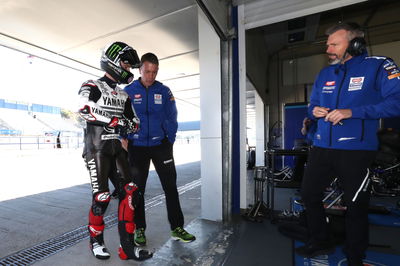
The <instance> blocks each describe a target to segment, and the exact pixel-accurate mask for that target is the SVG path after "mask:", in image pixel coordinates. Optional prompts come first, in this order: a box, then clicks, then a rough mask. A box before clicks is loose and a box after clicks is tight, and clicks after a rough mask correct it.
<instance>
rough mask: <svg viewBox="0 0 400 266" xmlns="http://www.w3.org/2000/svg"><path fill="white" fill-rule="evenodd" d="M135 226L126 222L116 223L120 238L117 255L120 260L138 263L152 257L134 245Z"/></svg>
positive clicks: (149, 253) (151, 254) (146, 251)
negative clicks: (130, 260)
mask: <svg viewBox="0 0 400 266" xmlns="http://www.w3.org/2000/svg"><path fill="white" fill-rule="evenodd" d="M134 228H135V225H134V224H133V223H129V222H126V221H120V222H118V232H119V237H120V243H121V244H120V247H119V249H118V255H119V257H120V259H121V260H128V259H134V260H138V261H142V260H147V259H150V258H151V257H153V253H152V252H149V251H148V250H144V249H141V248H140V247H138V246H136V244H135V240H134V238H135V234H134V232H133V231H134Z"/></svg>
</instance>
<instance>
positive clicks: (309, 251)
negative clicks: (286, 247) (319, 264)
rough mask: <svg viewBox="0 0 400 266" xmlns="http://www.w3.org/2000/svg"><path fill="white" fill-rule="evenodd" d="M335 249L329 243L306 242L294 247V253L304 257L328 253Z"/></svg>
mask: <svg viewBox="0 0 400 266" xmlns="http://www.w3.org/2000/svg"><path fill="white" fill-rule="evenodd" d="M334 251H335V247H334V246H332V245H330V244H320V245H315V244H307V245H304V246H301V247H298V248H296V253H297V254H298V255H300V256H302V257H305V258H314V257H317V256H321V255H328V254H331V253H333V252H334Z"/></svg>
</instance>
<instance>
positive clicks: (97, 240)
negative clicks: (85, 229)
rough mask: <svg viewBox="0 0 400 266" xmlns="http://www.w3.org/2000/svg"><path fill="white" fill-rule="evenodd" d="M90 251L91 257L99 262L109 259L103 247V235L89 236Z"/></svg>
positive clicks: (108, 254)
mask: <svg viewBox="0 0 400 266" xmlns="http://www.w3.org/2000/svg"><path fill="white" fill-rule="evenodd" d="M90 249H91V250H92V253H93V255H94V256H95V257H96V258H98V259H100V260H106V259H109V258H110V253H109V252H108V250H107V248H106V246H105V245H104V238H103V234H99V235H97V236H90Z"/></svg>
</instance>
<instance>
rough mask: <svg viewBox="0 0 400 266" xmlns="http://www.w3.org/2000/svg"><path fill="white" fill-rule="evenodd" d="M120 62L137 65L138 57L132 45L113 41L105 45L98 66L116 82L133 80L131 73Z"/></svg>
mask: <svg viewBox="0 0 400 266" xmlns="http://www.w3.org/2000/svg"><path fill="white" fill-rule="evenodd" d="M121 62H123V63H125V64H130V65H131V66H132V67H133V68H135V67H139V65H140V60H139V57H138V55H137V53H136V51H135V49H133V48H132V47H130V46H129V45H127V44H126V43H123V42H114V43H112V44H110V45H109V46H107V47H106V48H105V49H104V51H103V55H102V56H101V60H100V66H101V69H103V70H104V71H105V72H107V73H108V74H110V75H111V76H112V77H113V78H114V79H115V80H116V81H117V82H118V83H122V84H128V83H130V82H132V80H133V74H132V73H131V72H129V71H126V70H125V69H123V68H122V67H121Z"/></svg>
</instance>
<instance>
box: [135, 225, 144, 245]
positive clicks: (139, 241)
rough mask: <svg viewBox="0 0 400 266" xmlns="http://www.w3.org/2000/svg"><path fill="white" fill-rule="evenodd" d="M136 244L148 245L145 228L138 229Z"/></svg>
mask: <svg viewBox="0 0 400 266" xmlns="http://www.w3.org/2000/svg"><path fill="white" fill-rule="evenodd" d="M135 244H136V245H137V246H145V245H146V235H145V234H144V228H136V231H135Z"/></svg>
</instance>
